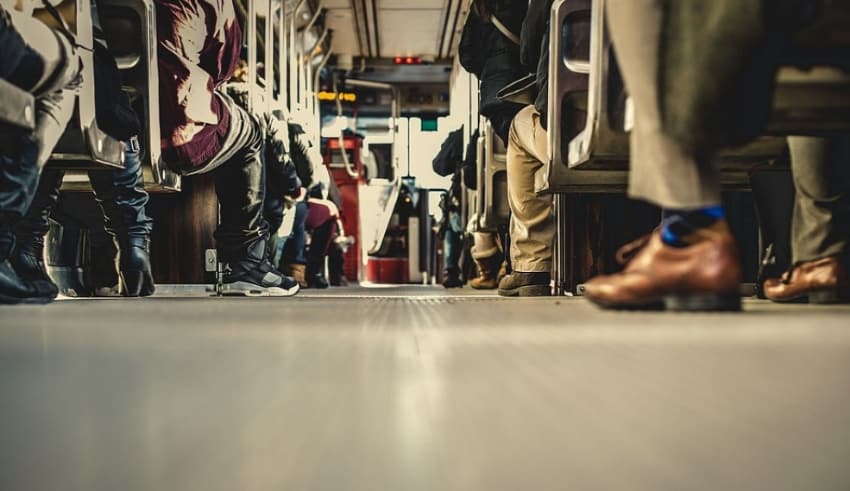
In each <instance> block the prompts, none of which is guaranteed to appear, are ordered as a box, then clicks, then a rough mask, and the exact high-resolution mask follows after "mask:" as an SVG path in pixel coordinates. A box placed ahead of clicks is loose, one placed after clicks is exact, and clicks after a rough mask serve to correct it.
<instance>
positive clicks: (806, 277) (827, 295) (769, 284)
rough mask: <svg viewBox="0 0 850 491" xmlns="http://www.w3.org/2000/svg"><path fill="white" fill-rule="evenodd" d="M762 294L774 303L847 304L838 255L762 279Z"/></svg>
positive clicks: (849, 295) (849, 292)
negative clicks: (778, 276)
mask: <svg viewBox="0 0 850 491" xmlns="http://www.w3.org/2000/svg"><path fill="white" fill-rule="evenodd" d="M764 294H765V296H766V297H767V298H769V299H771V300H773V301H774V302H805V301H808V302H809V303H850V281H848V279H847V271H846V270H845V269H844V266H842V265H841V262H840V261H839V260H838V257H836V256H832V257H825V258H823V259H818V260H815V261H808V262H805V263H801V264H798V265H796V266H795V267H794V268H792V269H791V271H788V272H787V273H785V274H784V275H782V278H771V279H769V280H767V281H765V282H764Z"/></svg>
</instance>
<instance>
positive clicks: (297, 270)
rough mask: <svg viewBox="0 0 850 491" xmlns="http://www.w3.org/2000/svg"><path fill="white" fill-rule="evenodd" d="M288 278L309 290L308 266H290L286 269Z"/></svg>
mask: <svg viewBox="0 0 850 491" xmlns="http://www.w3.org/2000/svg"><path fill="white" fill-rule="evenodd" d="M286 276H290V277H291V278H292V279H293V280H295V281H297V282H298V284H299V285H301V288H307V266H306V265H304V264H290V265H289V266H287V268H286Z"/></svg>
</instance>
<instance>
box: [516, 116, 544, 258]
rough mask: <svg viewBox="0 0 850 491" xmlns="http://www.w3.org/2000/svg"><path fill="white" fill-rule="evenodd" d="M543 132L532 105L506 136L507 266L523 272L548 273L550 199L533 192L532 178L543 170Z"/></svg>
mask: <svg viewBox="0 0 850 491" xmlns="http://www.w3.org/2000/svg"><path fill="white" fill-rule="evenodd" d="M547 145H548V144H547V141H546V130H544V129H543V126H542V125H541V124H540V114H539V113H538V112H537V110H536V109H534V106H528V107H526V108H525V109H523V110H522V111H520V112H519V113H518V114H517V115H516V116H515V117H514V120H513V123H512V124H511V131H510V135H509V136H508V204H509V205H510V207H511V229H510V232H511V264H512V267H513V270H514V271H519V272H523V273H537V272H546V273H548V272H550V271H551V270H552V241H553V239H554V236H555V225H554V221H553V214H552V199H551V198H550V197H548V196H538V195H537V194H536V193H535V192H534V175H535V173H536V172H537V171H538V170H539V169H540V168H541V167H543V162H544V161H545V160H546V158H547V152H548V146H547Z"/></svg>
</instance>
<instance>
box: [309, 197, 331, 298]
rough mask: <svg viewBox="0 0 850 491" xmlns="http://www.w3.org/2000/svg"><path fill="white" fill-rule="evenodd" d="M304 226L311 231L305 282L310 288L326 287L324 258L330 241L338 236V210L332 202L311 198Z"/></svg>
mask: <svg viewBox="0 0 850 491" xmlns="http://www.w3.org/2000/svg"><path fill="white" fill-rule="evenodd" d="M307 209H308V212H307V221H306V223H305V228H306V229H307V230H309V231H310V232H311V241H310V248H309V251H308V253H307V283H308V285H309V286H310V288H327V287H328V281H327V280H326V279H325V274H324V271H325V258H326V257H327V255H328V251H329V249H330V246H331V243H332V242H333V240H334V239H335V238H336V237H337V236H338V233H339V231H338V230H337V217H338V216H339V211H338V210H337V208H336V205H334V204H333V203H332V202H330V201H327V200H320V199H315V198H311V199H310V200H309V201H308V202H307Z"/></svg>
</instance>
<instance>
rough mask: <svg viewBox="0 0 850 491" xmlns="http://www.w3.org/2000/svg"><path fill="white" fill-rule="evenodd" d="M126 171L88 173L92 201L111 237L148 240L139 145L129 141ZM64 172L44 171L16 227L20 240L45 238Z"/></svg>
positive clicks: (125, 160) (146, 199) (149, 227)
mask: <svg viewBox="0 0 850 491" xmlns="http://www.w3.org/2000/svg"><path fill="white" fill-rule="evenodd" d="M124 162H125V164H126V168H124V169H119V170H114V171H90V172H89V180H90V181H91V185H92V189H93V190H94V195H95V199H96V200H97V202H98V204H99V205H100V208H101V210H102V211H103V218H104V225H105V228H106V231H107V232H109V234H110V235H112V236H113V237H148V236H149V235H150V233H151V228H152V227H153V221H152V220H151V219H150V218H148V216H147V215H146V214H145V206H146V205H147V203H148V193H147V191H145V188H144V183H143V180H142V164H141V160H139V149H138V144H136V143H135V142H128V143H127V145H126V147H125V151H124ZM64 177H65V171H64V170H58V169H50V168H48V169H45V170H44V172H42V175H41V181H40V182H39V185H38V190H37V191H36V194H35V198H34V199H33V201H32V205H31V206H30V209H29V211H28V212H27V214H26V215H25V216H24V218H23V220H21V222H20V223H18V226H17V227H16V235H17V236H18V240H19V241H23V240H26V238H27V237H44V235H45V234H47V231H48V230H49V228H50V221H49V218H50V215H51V213H52V212H53V210H54V208H55V206H56V202H57V201H58V200H59V188H60V187H61V186H62V179H63V178H64Z"/></svg>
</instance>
